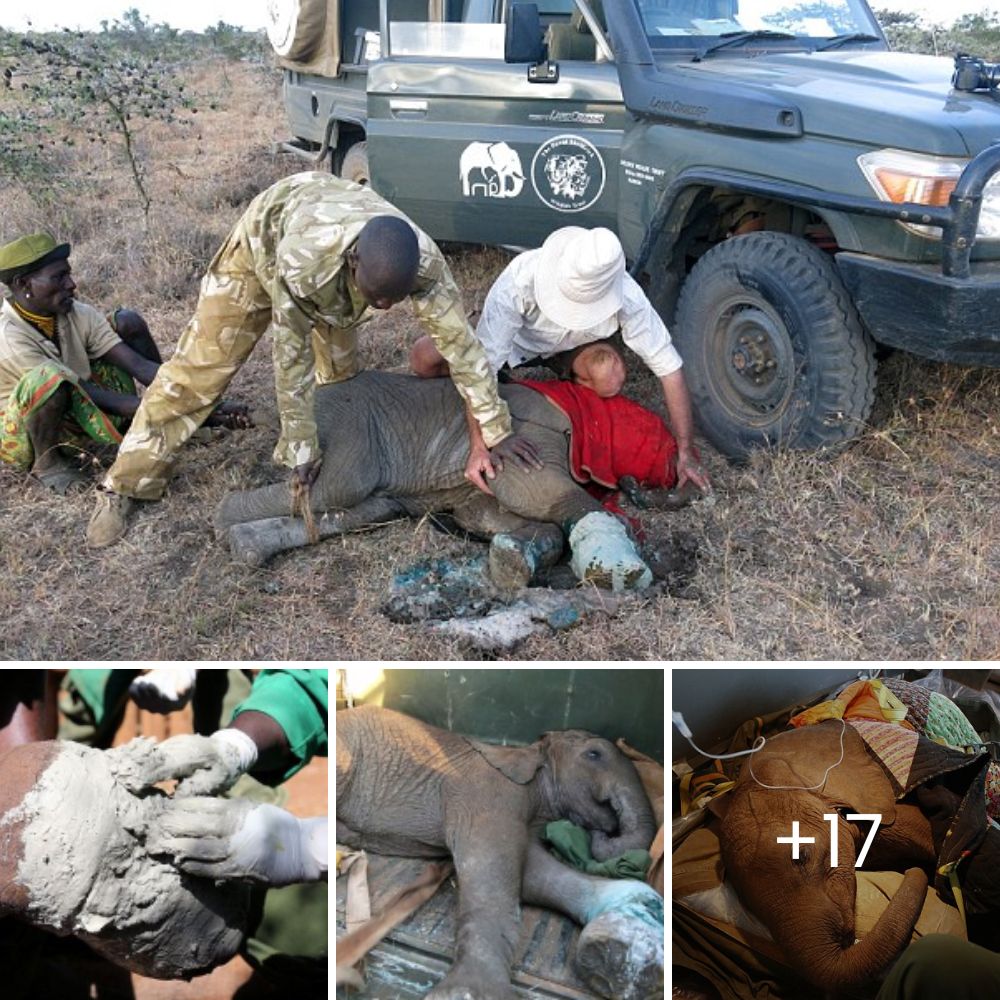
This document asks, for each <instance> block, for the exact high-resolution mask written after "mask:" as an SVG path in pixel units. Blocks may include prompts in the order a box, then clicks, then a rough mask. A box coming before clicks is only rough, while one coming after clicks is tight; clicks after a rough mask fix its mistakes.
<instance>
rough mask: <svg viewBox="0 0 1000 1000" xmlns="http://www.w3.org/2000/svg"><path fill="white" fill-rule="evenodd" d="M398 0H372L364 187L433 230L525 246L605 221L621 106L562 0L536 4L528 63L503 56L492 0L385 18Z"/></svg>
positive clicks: (604, 66)
mask: <svg viewBox="0 0 1000 1000" xmlns="http://www.w3.org/2000/svg"><path fill="white" fill-rule="evenodd" d="M399 2H401V0H385V7H386V8H387V10H388V18H387V21H388V24H387V29H388V36H389V41H388V45H386V44H383V46H382V59H381V60H380V61H379V62H377V63H376V64H374V65H373V66H372V67H371V69H370V72H369V76H368V148H369V160H370V166H371V172H372V183H373V185H374V187H375V188H376V190H377V191H379V192H380V193H381V194H383V195H384V196H385V197H387V198H388V199H389V200H390V201H392V202H393V203H394V204H396V205H397V206H399V207H400V208H401V209H403V211H405V212H406V213H407V214H408V215H409V216H410V217H411V218H412V219H413V220H414V221H415V222H416V223H417V224H418V225H420V226H422V227H423V228H424V229H426V230H427V231H428V232H429V233H430V234H431V235H432V236H434V237H435V238H438V239H452V240H461V241H466V242H482V243H489V244H502V245H508V246H516V247H532V246H537V245H539V244H540V243H541V242H542V241H543V240H544V239H545V237H546V236H547V235H548V234H549V233H550V232H552V231H553V230H554V229H558V228H560V227H562V226H566V225H581V226H598V225H604V226H608V227H610V228H612V229H614V228H615V227H616V215H617V204H618V190H617V188H618V166H619V151H620V147H621V141H622V133H623V129H624V127H625V119H626V112H625V109H624V105H623V103H622V96H621V88H620V86H619V83H618V75H617V72H616V68H615V65H614V62H613V61H611V60H610V59H608V58H607V55H610V48H608V49H606V54H605V53H603V52H602V49H601V47H600V46H599V45H598V43H597V41H596V40H595V38H594V36H593V34H592V33H591V32H590V31H589V30H588V27H587V24H586V19H585V18H584V17H583V15H582V14H581V13H580V11H579V10H578V9H577V8H576V6H575V4H574V2H573V0H542V3H541V4H540V5H539V7H540V13H541V15H542V20H543V23H545V24H546V25H547V27H546V32H547V36H548V39H549V44H550V53H551V56H552V57H553V58H550V60H549V63H548V65H547V66H546V65H544V64H543V66H542V67H540V70H541V72H536V71H532V68H531V67H529V65H528V64H526V63H521V64H507V63H505V62H504V25H503V22H502V16H503V13H504V4H505V2H506V0H464V2H459V0H437V6H438V9H439V12H441V13H442V14H443V16H444V18H445V20H441V21H432V20H427V21H423V22H417V21H404V20H394V15H393V10H394V7H395V6H396V4H397V3H399ZM592 5H593V6H596V7H598V9H599V4H598V3H597V0H592ZM434 6H435V0H431V4H430V6H429V9H430V10H431V11H432V12H433V8H434ZM448 17H452V18H454V19H453V20H447V18H448ZM384 27H385V26H384ZM385 33H386V32H383V34H385Z"/></svg>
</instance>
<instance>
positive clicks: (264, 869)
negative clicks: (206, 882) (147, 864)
mask: <svg viewBox="0 0 1000 1000" xmlns="http://www.w3.org/2000/svg"><path fill="white" fill-rule="evenodd" d="M146 846H147V849H148V850H149V852H150V853H151V854H170V855H173V859H174V864H175V865H177V867H178V868H180V869H181V870H182V871H185V872H188V873H189V874H191V875H201V876H204V877H206V878H214V879H223V880H225V879H235V880H239V881H246V882H260V883H263V884H264V885H269V886H279V885H290V884H292V883H293V882H317V881H319V880H320V879H321V878H325V876H326V872H327V818H326V817H325V816H321V817H318V818H316V819H299V818H298V817H296V816H293V815H292V814H291V813H290V812H286V811H285V810H284V809H279V808H278V807H277V806H272V805H260V804H255V803H252V802H248V801H246V800H243V799H209V798H188V799H182V800H181V801H177V800H173V801H171V802H169V803H167V805H166V808H165V809H164V812H163V814H162V815H161V817H160V820H159V822H158V824H157V826H156V828H155V831H151V832H150V835H149V837H148V838H147V842H146Z"/></svg>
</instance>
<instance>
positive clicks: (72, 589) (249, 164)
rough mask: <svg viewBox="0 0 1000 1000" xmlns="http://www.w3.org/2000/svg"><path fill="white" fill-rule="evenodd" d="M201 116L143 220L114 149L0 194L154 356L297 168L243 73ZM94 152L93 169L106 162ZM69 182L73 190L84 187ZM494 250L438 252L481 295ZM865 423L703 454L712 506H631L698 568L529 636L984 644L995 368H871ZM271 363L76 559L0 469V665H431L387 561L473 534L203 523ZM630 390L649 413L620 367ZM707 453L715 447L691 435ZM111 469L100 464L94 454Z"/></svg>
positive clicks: (993, 570) (834, 644)
mask: <svg viewBox="0 0 1000 1000" xmlns="http://www.w3.org/2000/svg"><path fill="white" fill-rule="evenodd" d="M192 87H193V88H197V89H198V90H200V91H201V92H202V93H208V92H211V93H212V94H213V96H215V98H216V99H217V101H218V104H219V110H218V111H215V112H212V111H205V112H203V113H202V114H201V115H200V116H199V127H198V129H191V130H184V131H180V132H178V133H176V134H172V133H169V132H167V131H166V130H165V129H164V128H160V129H159V130H158V131H151V132H149V133H147V134H146V135H145V136H144V138H143V142H144V143H146V144H147V147H146V148H147V149H148V151H149V153H150V156H151V180H152V187H153V193H154V198H155V205H154V209H153V212H152V215H151V217H150V222H149V227H148V229H145V228H144V227H143V224H142V219H141V213H140V212H139V211H138V209H137V207H136V206H135V204H134V201H133V200H132V195H131V191H130V189H129V185H128V179H127V176H126V174H125V171H124V169H123V167H122V166H121V164H119V163H117V162H115V161H113V160H112V159H109V158H107V153H106V152H102V153H101V154H98V153H93V154H90V158H88V155H87V154H86V153H84V154H78V155H80V162H79V170H80V178H81V183H80V184H79V185H74V186H73V187H72V188H70V189H67V190H66V191H65V196H64V197H62V198H58V199H56V200H54V201H50V202H48V203H47V204H46V205H44V206H40V205H38V204H37V203H36V202H35V201H33V200H32V198H30V197H29V196H28V195H27V194H26V193H25V192H24V191H22V190H20V189H19V188H18V187H17V185H16V184H11V185H9V186H7V187H5V188H0V239H3V240H6V239H10V238H12V237H13V236H14V235H16V234H18V233H21V232H24V231H27V230H30V229H34V228H37V227H38V226H40V225H46V226H49V227H51V228H53V229H55V230H56V231H58V232H59V233H60V235H62V236H64V237H65V238H68V239H70V240H72V241H73V243H74V254H73V263H74V268H75V271H76V275H77V278H78V283H79V285H80V296H81V298H83V299H85V300H86V301H89V302H92V303H95V304H99V305H102V306H111V305H114V304H118V303H127V304H128V305H130V306H132V307H135V308H138V309H140V310H141V311H142V312H143V313H144V314H145V315H146V316H147V318H148V319H149V320H150V323H151V326H152V327H153V329H154V332H155V334H156V335H157V337H158V339H159V340H160V343H161V344H162V345H165V346H167V348H168V350H169V348H170V347H171V346H172V345H173V343H174V342H175V341H176V339H177V336H178V335H179V333H180V331H181V330H182V329H183V326H184V324H185V322H186V321H187V318H188V316H189V315H190V312H191V310H192V307H193V305H194V302H195V297H196V290H197V279H198V276H199V275H200V273H201V272H202V270H203V268H204V266H205V264H206V263H207V261H208V259H209V257H210V256H211V254H212V253H213V252H214V250H215V248H216V246H217V245H218V244H219V243H220V242H221V240H222V238H223V237H224V235H225V234H226V233H227V232H228V230H229V228H230V226H231V225H232V223H233V222H234V221H235V220H236V218H237V217H238V215H239V213H240V211H241V209H242V208H243V206H244V205H245V204H246V202H247V201H248V200H249V199H250V198H251V197H252V196H253V195H254V194H255V193H256V192H257V191H259V190H260V189H262V188H263V187H265V186H266V185H267V184H269V183H270V182H271V181H272V180H274V179H276V178H278V177H280V176H282V175H284V174H286V173H290V172H292V171H294V170H297V169H300V168H301V161H296V160H290V159H287V158H285V157H282V156H275V155H273V154H272V153H271V152H270V144H271V142H272V140H273V139H276V138H281V137H282V136H283V135H284V125H283V121H282V110H281V102H280V94H279V87H278V84H277V81H276V79H275V78H274V77H273V76H271V77H268V76H266V75H265V74H262V73H261V71H260V70H259V68H252V67H249V66H241V65H236V64H226V65H223V64H206V65H204V66H203V67H202V68H201V69H200V70H199V71H198V74H197V79H196V80H194V81H192ZM102 157H103V158H102ZM84 181H85V183H83V182H84ZM506 259H507V257H506V256H505V254H503V253H502V252H501V251H495V250H481V249H466V250H456V251H454V253H453V254H452V263H453V266H454V270H455V273H456V277H457V279H458V280H459V283H460V284H461V285H462V287H463V289H464V290H465V292H466V295H467V300H468V302H467V304H468V305H469V306H470V307H471V306H474V305H478V304H479V303H480V302H481V301H482V298H483V296H484V295H485V292H486V289H487V288H488V287H489V284H490V282H491V280H492V279H493V277H495V275H496V274H497V273H498V272H499V271H500V269H501V268H502V266H503V264H504V262H505V261H506ZM416 332H417V327H416V325H415V323H414V321H413V319H412V317H411V315H410V313H409V311H408V309H407V308H406V307H405V306H404V307H400V308H397V309H395V310H393V311H392V312H391V313H390V314H389V315H387V316H386V317H384V318H382V319H380V320H378V321H377V322H375V323H372V324H370V325H369V327H368V328H367V332H366V333H365V334H364V335H363V350H364V353H365V360H366V363H367V364H368V365H369V366H370V367H392V366H395V365H401V364H402V363H403V362H404V360H405V350H406V346H407V344H408V343H409V341H410V340H411V338H412V337H413V336H415V335H416ZM880 376H881V377H880V385H879V391H878V401H877V406H876V411H875V414H874V416H873V418H872V425H871V427H870V428H869V429H868V430H867V431H866V433H865V434H863V435H862V437H861V439H860V440H859V441H858V442H857V443H856V444H855V445H854V446H853V447H851V448H849V449H847V450H846V451H845V452H843V453H842V454H841V455H839V456H836V457H833V458H821V457H818V456H811V455H792V454H780V453H776V454H761V455H758V456H757V457H756V458H755V459H754V461H753V462H751V463H750V464H749V465H748V466H746V467H742V468H737V467H734V466H730V465H728V464H727V463H726V462H725V461H723V460H722V459H721V458H720V457H719V456H717V455H715V454H711V453H708V454H706V456H705V457H706V460H707V463H708V465H709V468H710V470H711V473H712V476H713V479H714V482H715V486H716V493H715V496H714V497H713V498H711V499H709V500H707V501H703V502H701V503H699V504H697V505H695V506H694V507H692V508H689V509H688V510H686V511H683V512H681V513H679V514H671V515H668V514H644V515H643V522H644V524H645V525H646V530H647V533H648V535H649V541H650V543H651V544H654V545H664V544H667V543H669V541H670V539H671V538H672V537H675V536H676V535H678V534H682V535H685V536H689V537H691V538H694V539H696V540H697V542H698V545H699V552H698V560H697V563H696V568H695V572H694V575H693V577H692V578H691V579H690V581H688V582H687V583H686V585H682V586H679V587H671V592H672V593H673V594H675V595H677V596H671V593H668V592H662V593H659V594H658V595H657V596H654V597H650V598H647V599H644V600H636V601H634V602H632V603H631V604H630V605H627V606H626V608H625V609H624V610H623V611H622V612H621V613H620V614H619V615H618V616H617V617H615V618H613V619H603V618H593V619H588V620H587V621H585V622H583V623H582V624H581V625H579V626H577V627H576V628H574V629H570V630H568V631H565V632H560V633H557V634H554V635H552V636H545V637H536V638H533V639H530V640H528V641H527V642H526V643H525V644H524V645H523V646H521V647H520V648H519V649H518V650H517V653H516V655H517V656H518V657H524V658H538V659H581V660H586V659H595V658H596V659H610V660H618V659H647V658H652V659H680V658H683V659H701V658H709V659H742V658H752V659H770V658H795V659H799V658H801V659H811V658H823V659H826V658H873V659H908V658H920V659H935V658H942V657H943V658H956V659H966V658H996V657H998V656H1000V625H998V622H1000V606H998V605H1000V598H998V594H1000V527H998V525H1000V491H998V489H997V482H998V475H1000V423H998V421H1000V416H998V415H1000V373H997V372H992V371H977V370H970V369H960V368H956V367H950V366H941V365H934V364H930V363H924V362H920V361H918V360H915V359H913V358H911V357H908V356H906V355H901V354H896V355H893V356H891V357H890V358H889V359H888V360H887V361H886V362H884V363H883V365H882V368H881V372H880ZM272 381H273V376H272V370H271V362H270V355H269V352H268V350H267V346H266V345H261V346H260V347H259V348H258V349H257V351H256V352H255V353H254V355H253V356H252V358H251V359H250V361H249V363H248V364H247V365H246V366H245V367H244V369H243V370H242V371H241V372H240V374H239V375H238V377H237V379H236V381H235V382H234V384H233V386H232V390H231V395H232V396H234V397H237V398H242V399H245V400H249V401H251V402H252V404H253V405H254V407H255V409H256V411H257V416H258V425H257V428H256V429H255V430H253V431H249V432H241V433H235V434H231V435H229V436H228V437H226V438H224V439H222V440H219V441H216V442H214V443H213V444H211V445H209V446H197V447H191V448H189V449H187V451H186V453H185V455H184V457H183V459H182V461H181V463H180V466H179V468H178V474H177V476H176V478H175V480H174V481H173V484H172V486H171V489H170V491H169V494H168V496H167V497H166V499H165V500H164V501H163V502H162V503H159V504H155V505H149V506H146V507H144V508H143V510H142V511H141V513H140V514H139V515H138V516H137V517H136V518H135V520H134V523H133V527H132V529H131V530H130V532H129V534H128V536H127V538H126V539H125V541H124V542H123V543H121V544H119V545H117V546H115V547H113V548H112V549H110V550H107V551H104V552H99V553H92V552H89V551H87V550H86V549H85V548H84V545H83V535H84V529H85V525H86V521H87V518H88V517H89V514H90V510H91V506H92V495H91V494H89V493H88V494H85V495H78V496H75V497H70V498H56V497H53V496H50V495H48V494H47V493H46V492H45V491H44V490H42V489H41V488H40V487H38V486H37V485H35V484H33V483H32V482H30V481H28V480H27V479H25V478H24V477H23V476H20V475H17V474H15V473H14V472H12V471H10V470H9V469H0V611H2V613H3V618H4V621H5V622H6V625H5V627H4V629H3V633H2V637H0V653H2V655H3V656H5V657H7V658H16V659H36V658H58V659H63V658H65V659H93V660H104V659H118V658H142V659H157V658H178V659H186V658H206V659H212V658H227V659H228V658H236V659H241V658H252V659H279V660H281V659H312V658H336V659H353V658H366V659H397V658H406V659H427V658H434V659H451V658H461V657H464V656H466V655H468V654H467V651H466V650H464V649H463V648H462V647H461V646H460V645H458V644H456V643H453V642H445V641H442V640H440V639H436V638H434V639H429V638H428V634H427V633H426V632H425V631H424V630H423V629H421V628H420V627H418V626H412V625H396V624H392V623H391V622H389V621H388V620H387V619H386V618H385V617H384V616H383V615H382V614H381V613H380V611H379V606H380V604H381V603H382V602H383V601H384V600H385V598H386V596H387V592H388V589H389V586H390V584H391V581H392V578H393V575H394V574H395V573H397V572H399V571H400V570H401V569H403V568H405V567H407V566H408V565H410V564H411V563H413V562H414V561H415V560H416V559H418V558H421V557H424V556H428V555H459V556H460V555H463V554H469V553H471V552H472V551H473V550H474V546H473V544H472V543H464V542H460V541H458V540H455V539H451V538H447V537H445V536H443V535H441V534H439V533H437V532H436V531H434V530H433V529H432V528H431V527H430V526H429V525H427V524H426V523H416V522H408V523H398V524H394V525H391V526H388V527H386V528H385V529H383V530H380V531H377V532H372V533H367V534H361V535H354V536H351V537H349V538H345V539H343V540H339V541H333V542H326V543H323V544H322V545H320V546H317V547H315V548H313V549H312V550H309V551H303V552H298V553H295V554H292V555H288V556H284V557H280V558H279V559H278V560H276V561H275V562H274V564H273V565H272V566H270V567H269V568H267V569H264V570H257V571H250V570H247V569H245V568H243V567H241V566H237V565H235V564H233V563H232V562H231V561H230V560H229V556H228V552H227V551H226V549H225V548H224V547H223V546H222V545H220V544H219V543H218V542H217V541H216V540H215V538H214V536H213V532H212V529H211V524H210V522H211V515H212V511H213V509H214V507H215V505H216V504H217V503H218V501H219V500H220V499H221V497H222V495H223V494H224V493H225V492H226V491H227V490H230V489H233V488H237V487H247V486H252V485H257V484H260V483H263V482H267V481H269V480H271V479H272V478H275V477H276V476H278V475H280V473H279V472H278V471H277V470H276V469H275V468H274V466H273V465H272V463H271V459H270V452H271V448H272V447H273V443H274V440H275V437H276V427H277V421H276V416H275V413H274V395H273V387H272ZM627 391H628V392H629V393H630V394H631V395H633V396H635V397H637V398H639V399H640V400H641V401H643V402H645V403H647V404H650V405H654V406H655V405H657V392H656V385H655V383H654V382H653V380H652V379H651V377H649V376H647V375H646V374H644V373H643V372H638V371H637V372H636V373H635V374H634V375H633V376H632V378H631V380H630V384H629V386H628V389H627ZM704 450H705V451H706V452H708V451H709V449H707V448H706V449H704ZM104 461H105V462H106V461H107V459H106V458H105V459H104Z"/></svg>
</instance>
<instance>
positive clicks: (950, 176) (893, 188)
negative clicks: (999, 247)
mask: <svg viewBox="0 0 1000 1000" xmlns="http://www.w3.org/2000/svg"><path fill="white" fill-rule="evenodd" d="M968 162H969V161H968V160H966V159H959V158H956V157H944V156H925V155H923V154H921V153H908V152H906V151H905V150H902V149H880V150H878V151H877V152H874V153H863V154H862V155H861V156H859V157H858V166H859V167H861V171H862V173H863V174H864V175H865V177H866V178H867V179H868V183H869V184H871V186H872V187H873V188H874V189H875V193H876V194H877V195H878V196H879V198H880V199H881V200H882V201H891V202H894V203H896V204H900V203H902V202H904V201H909V202H915V203H917V204H918V205H947V204H948V198H949V196H950V195H951V193H952V191H954V190H955V185H956V184H957V183H958V178H959V176H960V175H961V173H962V171H963V170H964V169H965V166H966V164H967V163H968ZM900 225H901V226H904V227H905V228H906V229H909V230H911V231H912V232H915V233H918V234H919V235H921V236H932V237H935V238H937V239H940V238H941V228H940V227H939V226H921V225H917V224H915V223H911V222H901V223H900ZM976 239H977V240H1000V174H995V175H994V176H993V177H992V178H990V181H989V183H988V184H987V185H986V187H985V188H984V189H983V205H982V209H981V210H980V213H979V226H978V227H977V229H976Z"/></svg>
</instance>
